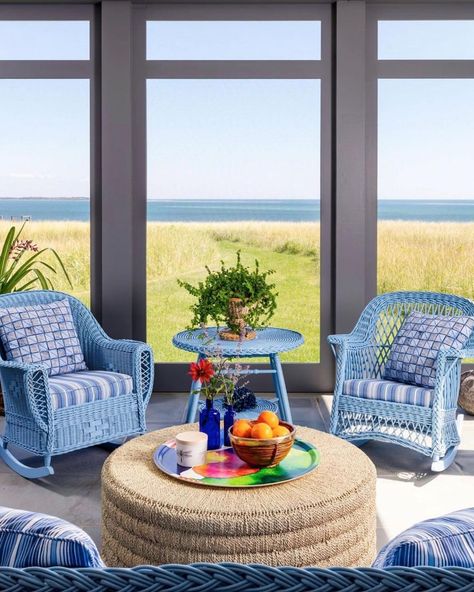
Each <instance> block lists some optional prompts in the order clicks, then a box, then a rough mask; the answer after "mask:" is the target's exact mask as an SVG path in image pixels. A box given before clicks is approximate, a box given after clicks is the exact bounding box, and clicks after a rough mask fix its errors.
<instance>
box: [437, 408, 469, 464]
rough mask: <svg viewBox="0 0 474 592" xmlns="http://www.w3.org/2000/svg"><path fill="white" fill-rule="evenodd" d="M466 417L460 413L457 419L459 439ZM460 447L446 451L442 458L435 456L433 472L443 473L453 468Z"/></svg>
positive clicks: (453, 447) (452, 447)
mask: <svg viewBox="0 0 474 592" xmlns="http://www.w3.org/2000/svg"><path fill="white" fill-rule="evenodd" d="M463 420H464V415H463V414H462V413H460V414H459V415H458V416H457V418H456V427H457V430H458V434H459V437H460V438H461V431H462V425H463ZM458 448H459V445H458V446H451V448H449V449H448V450H447V451H446V454H445V455H444V456H443V457H442V458H440V457H439V456H438V455H437V454H435V455H434V456H433V462H432V463H431V470H432V471H433V472H434V473H441V471H445V470H446V469H447V468H448V467H449V466H451V465H452V464H453V462H454V459H455V458H456V454H457V451H458Z"/></svg>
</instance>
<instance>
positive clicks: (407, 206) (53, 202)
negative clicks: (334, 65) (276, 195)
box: [0, 197, 474, 223]
mask: <svg viewBox="0 0 474 592" xmlns="http://www.w3.org/2000/svg"><path fill="white" fill-rule="evenodd" d="M89 204H90V200H89V199H87V198H72V197H68V198H49V197H41V198H26V197H23V198H11V197H10V198H8V197H7V198H0V216H1V217H2V218H3V220H11V219H14V220H15V221H17V220H20V219H21V218H25V217H31V219H32V220H33V221H40V220H57V221H61V220H62V221H66V220H68V221H88V220H89V219H90V205H89ZM147 206H148V207H147V217H148V220H149V221H150V222H152V221H156V222H173V223H180V222H195V223H199V222H202V223H205V222H239V221H242V222H243V221H252V220H253V221H260V222H319V221H320V202H319V200H310V199H217V198H216V199H211V198H210V199H160V200H148V203H147ZM378 217H379V220H405V221H409V220H411V221H424V222H474V200H466V199H450V200H446V199H445V200H437V199H431V200H401V199H398V200H396V199H393V200H388V199H387V200H380V201H379V203H378Z"/></svg>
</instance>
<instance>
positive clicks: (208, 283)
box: [178, 251, 278, 333]
mask: <svg viewBox="0 0 474 592" xmlns="http://www.w3.org/2000/svg"><path fill="white" fill-rule="evenodd" d="M206 270H207V276H206V278H205V279H204V281H202V282H199V283H198V285H197V286H193V285H192V284H190V283H188V282H184V281H181V280H178V284H179V285H180V286H181V287H183V288H184V289H185V290H187V291H188V292H189V294H191V296H194V297H195V298H196V300H197V301H196V302H195V303H194V304H193V305H192V306H191V312H192V313H193V318H192V321H191V327H192V328H195V327H199V326H201V327H202V326H205V325H206V324H207V322H208V320H209V319H211V320H212V321H213V322H214V324H216V325H217V326H218V327H219V326H221V324H222V323H225V324H226V325H227V327H228V328H229V329H230V330H231V331H233V332H235V333H239V332H240V331H241V326H240V325H239V324H238V323H236V322H235V319H234V318H233V317H232V315H231V314H230V312H229V301H230V299H231V298H238V299H240V300H241V301H242V305H243V307H244V319H245V323H246V324H247V325H248V326H249V327H251V328H252V329H260V328H263V327H265V326H266V325H267V324H268V321H269V320H270V319H271V318H272V316H273V315H274V313H275V310H276V297H277V296H278V294H277V292H276V291H275V284H271V283H269V281H268V277H269V276H270V275H271V274H273V273H274V270H273V269H270V270H267V271H260V265H259V262H258V261H257V260H255V268H254V269H253V270H252V269H250V268H249V267H246V266H245V265H243V264H242V262H241V257H240V251H238V252H237V262H236V264H235V265H234V266H232V267H226V266H225V263H224V261H221V267H220V269H219V270H218V271H211V269H210V268H209V267H207V266H206Z"/></svg>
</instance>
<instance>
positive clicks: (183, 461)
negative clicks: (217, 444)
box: [176, 432, 207, 467]
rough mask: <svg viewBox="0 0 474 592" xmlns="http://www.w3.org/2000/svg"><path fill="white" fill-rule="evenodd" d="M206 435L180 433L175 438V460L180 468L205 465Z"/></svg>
mask: <svg viewBox="0 0 474 592" xmlns="http://www.w3.org/2000/svg"><path fill="white" fill-rule="evenodd" d="M206 453H207V434H203V433H202V432H181V433H180V434H178V435H177V436H176V460H177V461H178V464H179V465H180V466H182V467H195V466H196V465H204V464H205V463H206Z"/></svg>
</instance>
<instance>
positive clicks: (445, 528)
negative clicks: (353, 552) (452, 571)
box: [373, 508, 474, 569]
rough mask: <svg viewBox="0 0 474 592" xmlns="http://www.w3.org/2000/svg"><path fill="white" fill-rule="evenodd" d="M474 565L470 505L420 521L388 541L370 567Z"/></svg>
mask: <svg viewBox="0 0 474 592" xmlns="http://www.w3.org/2000/svg"><path fill="white" fill-rule="evenodd" d="M421 565H427V566H432V567H449V566H452V567H470V568H472V567H474V508H467V509H465V510H459V511H457V512H453V513H452V514H447V515H446V516H441V517H439V518H432V519H430V520H424V521H423V522H419V523H418V524H415V525H414V526H412V527H411V528H409V529H408V530H405V531H404V532H402V533H401V534H399V535H398V536H397V537H396V538H394V539H393V540H391V541H390V542H389V543H388V544H387V545H385V547H383V549H382V550H381V551H380V553H379V554H378V556H377V558H376V560H375V562H374V564H373V567H378V568H380V569H382V568H384V567H391V566H402V567H416V566H421Z"/></svg>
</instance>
